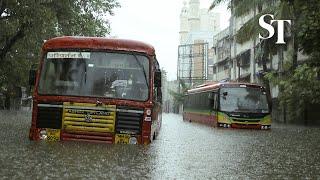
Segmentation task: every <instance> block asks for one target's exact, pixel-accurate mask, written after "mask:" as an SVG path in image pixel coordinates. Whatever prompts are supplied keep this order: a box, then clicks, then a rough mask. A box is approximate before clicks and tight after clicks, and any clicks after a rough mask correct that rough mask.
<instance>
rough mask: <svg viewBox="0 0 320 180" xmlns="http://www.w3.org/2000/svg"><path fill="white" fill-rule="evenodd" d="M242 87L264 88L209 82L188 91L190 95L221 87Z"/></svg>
mask: <svg viewBox="0 0 320 180" xmlns="http://www.w3.org/2000/svg"><path fill="white" fill-rule="evenodd" d="M240 85H245V86H247V87H256V88H264V87H263V86H261V85H259V84H253V83H245V82H209V83H206V84H202V85H199V86H196V87H195V88H193V89H190V90H188V94H192V93H197V92H205V91H211V90H216V89H219V88H221V87H240Z"/></svg>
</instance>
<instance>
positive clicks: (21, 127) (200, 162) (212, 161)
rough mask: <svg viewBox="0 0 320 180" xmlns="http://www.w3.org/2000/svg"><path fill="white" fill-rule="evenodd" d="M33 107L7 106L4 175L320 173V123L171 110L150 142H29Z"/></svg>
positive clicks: (2, 134) (0, 171) (2, 116)
mask: <svg viewBox="0 0 320 180" xmlns="http://www.w3.org/2000/svg"><path fill="white" fill-rule="evenodd" d="M29 125H30V113H25V112H23V113H21V112H10V113H9V112H6V111H0V127H1V131H0V138H1V142H2V144H1V146H0V152H1V155H0V176H1V178H3V179H6V178H7V179H13V178H14V179H25V178H26V179H46V178H49V179H51V178H55V177H59V178H83V179H87V178H90V179H102V178H104V179H110V178H115V179H123V178H133V179H137V178H139V179H167V178H170V179H172V178H176V179H208V178H216V179H222V178H223V179H239V178H240V179H243V178H254V179H269V178H273V179H283V178H288V179H301V178H303V179H304V178H311V179H319V178H320V152H319V149H320V129H319V128H307V127H298V126H280V125H278V126H274V127H273V129H272V130H271V131H257V130H232V129H215V128H211V127H207V126H203V125H199V124H195V123H188V122H183V121H182V118H181V117H180V116H179V115H174V114H165V115H164V116H163V124H162V129H161V134H160V135H159V137H158V139H157V140H156V141H154V143H152V144H151V145H149V146H144V145H139V146H135V145H105V144H93V143H80V142H58V143H44V142H31V141H29V140H28V128H29Z"/></svg>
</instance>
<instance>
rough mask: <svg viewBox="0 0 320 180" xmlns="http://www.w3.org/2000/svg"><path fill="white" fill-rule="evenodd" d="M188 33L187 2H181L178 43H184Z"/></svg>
mask: <svg viewBox="0 0 320 180" xmlns="http://www.w3.org/2000/svg"><path fill="white" fill-rule="evenodd" d="M188 33H189V26H188V8H187V2H186V1H184V2H183V7H182V9H181V13H180V32H179V35H180V44H186V41H187V38H188Z"/></svg>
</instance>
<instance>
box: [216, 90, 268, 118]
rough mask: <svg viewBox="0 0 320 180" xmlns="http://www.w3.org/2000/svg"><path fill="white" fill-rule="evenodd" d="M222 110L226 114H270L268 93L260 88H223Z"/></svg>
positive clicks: (221, 93)
mask: <svg viewBox="0 0 320 180" xmlns="http://www.w3.org/2000/svg"><path fill="white" fill-rule="evenodd" d="M220 110H221V111H226V112H253V113H268V112H269V108H268V101H267V96H266V92H265V91H263V90H262V89H260V88H250V87H245V88H244V87H232V88H221V90H220Z"/></svg>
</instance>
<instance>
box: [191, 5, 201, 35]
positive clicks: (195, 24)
mask: <svg viewBox="0 0 320 180" xmlns="http://www.w3.org/2000/svg"><path fill="white" fill-rule="evenodd" d="M189 9H190V11H189V19H188V21H189V30H190V32H192V31H199V30H200V14H199V10H200V2H199V0H190V2H189Z"/></svg>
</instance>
